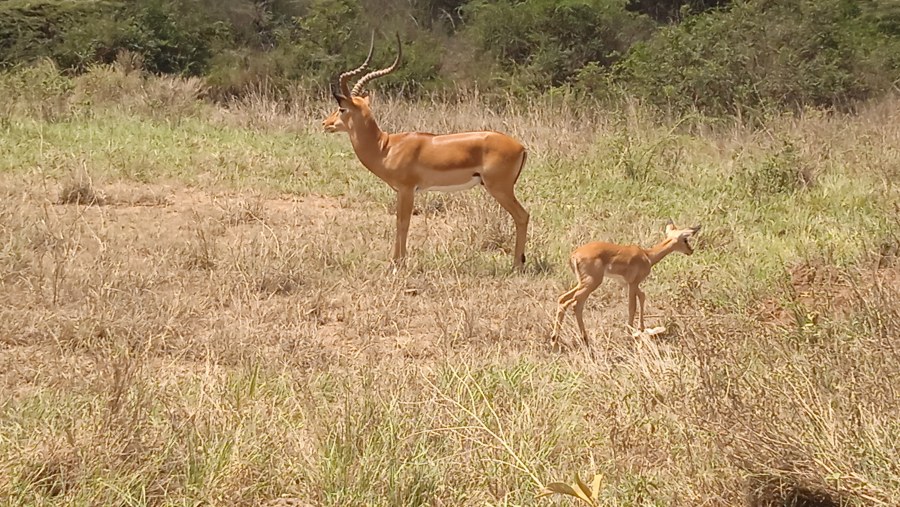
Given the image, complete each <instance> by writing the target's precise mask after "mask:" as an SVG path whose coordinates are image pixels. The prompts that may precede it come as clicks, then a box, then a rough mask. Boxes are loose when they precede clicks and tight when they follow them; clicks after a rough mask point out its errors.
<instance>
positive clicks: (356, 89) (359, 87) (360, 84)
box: [350, 33, 403, 97]
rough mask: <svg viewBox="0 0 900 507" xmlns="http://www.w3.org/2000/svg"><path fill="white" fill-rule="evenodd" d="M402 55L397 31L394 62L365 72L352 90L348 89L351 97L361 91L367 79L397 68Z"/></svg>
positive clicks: (375, 77)
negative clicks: (388, 65)
mask: <svg viewBox="0 0 900 507" xmlns="http://www.w3.org/2000/svg"><path fill="white" fill-rule="evenodd" d="M402 56H403V45H402V44H401V43H400V34H399V33H398V34H397V58H395V59H394V63H392V64H391V66H390V67H388V68H386V69H381V70H376V71H374V72H369V73H368V74H366V75H365V76H363V77H362V78H360V80H359V81H357V82H356V84H355V85H354V86H353V90H351V91H350V96H351V97H352V96H354V95H359V94H360V93H361V92H362V91H363V88H365V86H366V83H368V82H369V81H371V80H373V79H378V78H380V77H382V76H386V75H388V74H390V73H391V72H394V71H395V70H397V67H399V66H400V58H401V57H402Z"/></svg>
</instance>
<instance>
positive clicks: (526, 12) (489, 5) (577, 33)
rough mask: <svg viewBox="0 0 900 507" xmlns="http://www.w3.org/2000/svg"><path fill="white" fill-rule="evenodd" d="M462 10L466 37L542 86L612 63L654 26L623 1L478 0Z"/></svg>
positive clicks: (528, 80) (566, 79) (560, 81)
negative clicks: (467, 25) (497, 0)
mask: <svg viewBox="0 0 900 507" xmlns="http://www.w3.org/2000/svg"><path fill="white" fill-rule="evenodd" d="M464 12H465V14H466V19H467V20H468V22H469V27H468V28H467V30H466V35H467V36H469V37H472V38H473V39H474V40H475V41H476V44H478V45H479V46H480V47H481V48H482V49H483V50H485V51H489V52H491V53H493V54H494V55H495V57H496V59H497V60H498V61H499V62H500V64H501V65H502V66H503V67H504V68H505V69H506V70H507V71H510V72H519V73H520V74H521V76H522V77H523V78H524V79H525V80H526V81H527V83H528V84H531V85H534V86H536V87H538V88H546V87H550V86H559V85H561V84H563V83H566V82H568V81H571V80H572V79H573V78H574V77H575V76H576V75H577V74H578V72H579V71H580V70H581V69H582V68H583V67H584V66H585V65H587V64H589V63H592V62H593V63H595V64H598V65H600V66H604V67H606V66H609V65H611V64H612V63H614V62H616V61H617V60H618V59H619V57H620V55H621V54H622V53H623V52H624V51H626V50H627V49H628V47H629V46H630V45H631V44H632V42H634V41H635V40H638V39H641V38H643V37H645V36H646V34H648V33H649V32H650V30H651V29H652V26H653V24H652V22H651V21H650V20H649V19H648V18H646V17H645V16H639V15H636V14H632V13H629V12H627V11H625V9H624V0H567V1H564V2H557V1H550V0H526V1H523V2H513V1H510V0H504V1H500V2H487V1H483V0H479V1H475V2H472V3H470V4H468V5H467V6H465V7H464Z"/></svg>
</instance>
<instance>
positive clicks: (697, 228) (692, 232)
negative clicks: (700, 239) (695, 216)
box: [691, 225, 700, 234]
mask: <svg viewBox="0 0 900 507" xmlns="http://www.w3.org/2000/svg"><path fill="white" fill-rule="evenodd" d="M699 231H700V226H699V225H695V226H693V227H691V234H697V232H699Z"/></svg>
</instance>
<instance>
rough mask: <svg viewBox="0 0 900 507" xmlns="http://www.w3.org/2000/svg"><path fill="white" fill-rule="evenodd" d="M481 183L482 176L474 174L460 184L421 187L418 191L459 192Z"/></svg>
mask: <svg viewBox="0 0 900 507" xmlns="http://www.w3.org/2000/svg"><path fill="white" fill-rule="evenodd" d="M480 183H481V176H472V179H470V180H469V181H467V182H465V183H460V184H459V185H445V186H433V187H419V188H417V189H416V192H459V191H460V190H468V189H470V188H472V187H474V186H475V185H478V184H480Z"/></svg>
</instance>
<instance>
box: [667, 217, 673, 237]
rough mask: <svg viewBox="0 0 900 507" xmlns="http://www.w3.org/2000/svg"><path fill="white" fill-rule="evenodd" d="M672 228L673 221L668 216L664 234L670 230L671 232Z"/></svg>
mask: <svg viewBox="0 0 900 507" xmlns="http://www.w3.org/2000/svg"><path fill="white" fill-rule="evenodd" d="M674 230H675V222H673V221H672V219H671V218H670V219H669V220H668V221H667V222H666V234H669V233H670V232H672V231H674Z"/></svg>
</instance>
